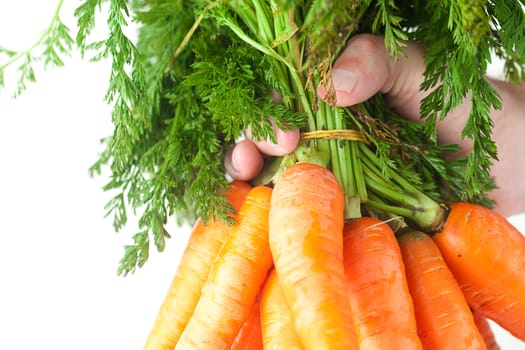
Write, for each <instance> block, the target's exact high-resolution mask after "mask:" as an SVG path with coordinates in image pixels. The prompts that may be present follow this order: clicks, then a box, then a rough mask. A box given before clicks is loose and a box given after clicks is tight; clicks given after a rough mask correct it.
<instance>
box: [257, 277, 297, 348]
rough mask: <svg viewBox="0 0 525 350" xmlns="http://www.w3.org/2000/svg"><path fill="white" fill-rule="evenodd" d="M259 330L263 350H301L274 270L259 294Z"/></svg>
mask: <svg viewBox="0 0 525 350" xmlns="http://www.w3.org/2000/svg"><path fill="white" fill-rule="evenodd" d="M261 329H262V338H263V344H264V349H265V350H281V349H286V350H302V349H303V347H302V346H301V343H300V341H299V338H298V337H297V332H296V331H295V326H294V324H293V321H292V316H291V315H290V309H288V305H287V304H286V301H285V300H284V295H283V292H282V290H281V286H280V285H279V280H278V279H277V274H276V273H275V270H272V271H271V272H270V275H269V276H268V279H267V280H266V282H265V284H264V287H263V290H262V293H261Z"/></svg>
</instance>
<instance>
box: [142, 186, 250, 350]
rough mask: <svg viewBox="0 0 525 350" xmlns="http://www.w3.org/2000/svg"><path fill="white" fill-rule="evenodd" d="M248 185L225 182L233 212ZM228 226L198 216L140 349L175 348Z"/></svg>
mask: <svg viewBox="0 0 525 350" xmlns="http://www.w3.org/2000/svg"><path fill="white" fill-rule="evenodd" d="M251 188H252V186H250V185H249V184H248V183H245V182H241V181H234V182H232V183H231V184H230V185H229V190H228V191H227V193H226V194H227V197H228V200H229V201H230V203H231V204H232V206H233V207H234V209H235V210H236V211H237V210H239V208H240V206H241V203H242V202H243V201H244V199H245V197H246V195H247V194H248V191H249V190H250V189H251ZM230 229H231V227H230V226H229V225H227V224H225V223H223V222H222V221H220V220H218V219H216V220H212V219H210V220H209V221H208V224H207V225H204V224H203V222H202V220H201V219H197V221H196V223H195V225H194V226H193V229H192V232H191V234H190V238H189V241H188V243H187V245H186V249H185V251H184V253H183V255H182V257H181V260H180V262H179V265H178V267H177V272H176V273H175V276H174V277H173V280H172V282H171V285H170V287H169V288H168V292H167V294H166V296H165V298H164V301H163V302H162V304H161V306H160V309H159V311H158V313H157V317H156V319H155V323H154V325H153V327H152V329H151V331H150V333H149V335H148V338H147V340H146V344H145V345H144V350H164V349H173V348H174V347H175V344H176V343H177V341H178V339H179V337H180V335H181V334H182V331H183V330H184V327H185V326H186V323H187V322H188V320H189V319H190V316H191V314H192V313H193V309H194V308H195V305H197V301H198V300H199V297H200V295H201V288H202V286H203V285H204V281H205V280H206V277H207V276H208V272H209V270H210V268H211V265H212V262H213V261H214V260H215V257H216V255H217V253H218V251H219V249H220V248H221V246H222V245H223V243H224V241H225V240H226V237H227V236H228V235H229V232H230Z"/></svg>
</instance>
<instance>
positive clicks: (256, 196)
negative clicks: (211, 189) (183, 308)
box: [175, 186, 272, 350]
mask: <svg viewBox="0 0 525 350" xmlns="http://www.w3.org/2000/svg"><path fill="white" fill-rule="evenodd" d="M271 193H272V190H271V188H269V187H265V186H256V187H254V188H253V189H252V190H250V192H249V193H248V196H247V197H246V199H245V201H244V203H243V205H242V206H241V209H240V210H239V214H238V215H237V224H236V225H234V227H233V228H232V230H231V233H230V236H229V237H228V239H227V240H226V242H224V245H223V246H222V248H221V250H220V251H219V254H218V255H217V258H216V260H215V262H214V264H213V266H212V268H211V270H210V272H209V274H208V278H207V280H206V282H205V284H204V286H203V289H202V294H201V297H200V299H199V302H198V303H197V305H196V306H195V310H194V312H193V315H192V316H191V318H190V320H189V322H188V324H187V325H186V328H185V329H184V332H183V333H182V335H181V337H180V339H179V342H178V343H177V345H176V346H175V349H176V350H181V349H188V350H198V349H206V350H213V349H227V348H229V347H230V346H231V345H232V343H233V341H234V339H235V337H236V335H237V334H238V333H239V330H240V329H241V327H242V325H243V324H244V322H245V321H246V319H247V318H248V316H249V314H250V311H251V310H252V308H253V305H254V304H255V302H256V300H257V295H258V294H259V292H260V290H261V288H262V285H263V284H264V281H265V280H266V276H267V274H268V272H269V270H270V269H271V267H272V256H271V252H270V248H269V245H268V211H269V206H270V198H271Z"/></svg>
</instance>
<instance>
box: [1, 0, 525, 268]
mask: <svg viewBox="0 0 525 350" xmlns="http://www.w3.org/2000/svg"><path fill="white" fill-rule="evenodd" d="M61 5H62V1H60V2H59V4H58V6H57V11H56V13H55V15H54V17H53V18H52V20H51V24H50V26H49V28H48V29H47V30H46V31H45V32H44V33H43V35H42V37H41V38H40V39H39V40H38V41H37V42H36V43H35V45H33V46H32V47H30V48H29V49H28V50H26V51H21V52H16V51H11V50H9V49H7V48H0V59H3V60H1V61H0V87H2V86H3V85H4V83H5V82H4V79H3V77H4V72H5V71H6V69H8V68H10V67H15V68H16V69H18V70H19V77H20V80H19V82H18V85H17V89H16V92H15V95H18V94H20V93H21V92H22V91H23V90H24V89H25V88H26V87H27V83H28V82H31V81H34V80H35V76H34V73H33V68H32V67H33V65H34V64H36V63H37V62H38V63H40V62H43V63H44V65H46V66H53V65H54V66H61V65H62V64H63V61H62V59H61V57H63V56H65V55H69V54H70V52H71V48H72V46H73V45H74V44H75V43H76V46H77V48H78V49H79V50H80V52H81V53H82V54H83V55H84V57H87V58H88V59H90V60H95V61H97V60H109V61H110V62H111V72H110V76H109V77H108V78H109V88H108V91H107V94H106V100H107V102H108V103H110V104H111V105H112V106H113V110H112V115H111V118H112V121H113V124H114V132H113V134H112V135H109V136H108V137H107V138H106V139H104V140H103V142H104V144H105V150H104V151H103V152H102V154H101V155H100V158H99V160H98V161H97V162H96V163H95V164H93V166H92V167H91V168H90V169H91V173H92V174H93V175H96V174H100V173H101V172H102V169H103V168H104V167H108V168H109V170H110V173H111V176H110V181H109V182H108V184H107V185H106V186H105V188H104V190H107V191H111V192H113V193H115V195H114V197H113V198H112V199H111V200H110V201H109V202H108V204H107V206H106V209H107V214H108V215H110V216H112V217H113V219H114V226H115V230H117V231H118V230H121V229H122V228H123V227H124V225H126V222H127V218H128V215H129V212H130V211H131V212H132V214H133V215H139V216H140V219H139V226H140V227H139V228H140V230H139V232H137V233H136V234H135V235H134V236H133V242H132V244H130V245H129V246H127V247H126V249H125V256H124V258H123V259H122V261H121V265H120V267H119V271H118V272H119V274H123V275H126V274H128V273H130V272H133V271H135V269H136V268H137V267H140V266H142V265H143V264H144V263H145V262H146V261H147V259H148V256H149V249H150V241H153V242H154V245H155V247H156V248H157V250H159V251H162V250H163V249H164V247H165V244H166V239H167V238H168V237H169V233H168V232H166V230H165V228H164V227H165V224H166V222H167V221H168V219H169V218H171V217H176V219H177V220H178V222H179V223H182V222H191V221H192V220H194V218H195V217H196V216H200V217H202V218H203V219H205V220H206V219H207V218H209V217H211V216H217V217H219V218H222V219H223V220H226V219H227V214H228V212H230V211H231V210H232V208H231V207H230V205H229V204H228V203H227V201H226V199H225V197H224V195H223V191H224V189H225V188H226V186H227V179H226V177H225V175H224V168H223V161H222V160H223V158H224V156H225V152H226V151H227V149H228V148H229V147H230V146H232V145H233V143H234V142H235V140H236V139H237V138H239V137H240V136H241V135H242V132H243V130H245V129H246V128H247V127H249V126H251V128H252V131H253V133H254V135H255V137H260V138H272V137H273V134H272V124H271V121H270V118H271V117H274V120H275V121H276V122H277V123H278V125H279V126H281V127H283V128H292V127H303V128H305V127H307V126H309V127H310V128H311V127H312V126H313V125H314V124H315V122H314V118H315V117H314V113H315V112H316V106H315V103H312V101H315V99H313V100H312V94H313V93H312V81H311V79H314V77H317V79H326V78H327V77H328V76H329V74H330V63H331V62H333V60H334V59H335V57H337V55H338V53H339V52H340V51H341V50H342V49H343V47H344V45H345V43H346V41H347V39H348V38H349V37H350V36H351V35H353V34H356V33H361V32H371V33H376V34H383V35H384V39H385V45H386V47H387V48H388V49H389V50H390V52H391V53H392V55H393V56H396V57H398V56H400V55H403V48H404V46H405V44H404V40H407V39H411V40H416V41H418V42H420V43H421V44H423V45H425V46H426V47H428V51H427V52H426V56H425V59H426V64H427V66H426V72H425V82H424V83H423V85H422V87H421V88H422V89H429V88H435V90H434V91H433V92H432V93H431V94H430V95H429V96H428V97H427V98H426V99H425V100H424V101H423V103H422V106H421V117H422V118H423V119H424V120H425V122H426V123H425V124H423V125H420V126H414V125H408V124H407V125H404V124H403V121H402V120H399V121H398V124H397V125H398V127H400V128H401V130H402V132H401V133H400V134H399V137H400V139H403V140H404V143H405V144H406V145H408V144H409V143H410V142H413V143H419V144H423V143H425V144H426V146H425V149H424V151H423V150H422V149H421V148H419V149H418V148H417V147H409V146H407V147H405V148H403V146H402V145H400V144H397V145H395V144H394V143H389V142H386V141H384V142H382V141H381V138H378V139H376V140H375V142H376V146H377V148H376V151H377V154H378V156H379V164H382V165H381V167H383V168H384V169H386V168H388V167H392V168H396V169H398V170H399V171H400V172H402V173H404V174H405V175H406V177H407V178H409V179H410V181H411V182H413V183H414V184H416V186H419V188H420V189H421V190H423V191H424V192H427V193H429V194H430V195H431V197H433V198H438V199H439V198H445V197H446V196H445V194H444V193H440V190H441V188H439V187H438V186H436V185H435V184H436V180H435V179H436V178H439V179H440V181H445V182H447V183H448V184H449V187H450V191H449V193H450V192H451V193H453V194H454V195H456V196H457V197H461V198H464V199H468V200H473V201H479V202H483V201H484V200H485V199H486V198H485V197H484V192H485V191H486V190H487V189H490V188H492V186H493V182H492V179H491V178H490V176H489V171H490V166H491V164H492V161H493V160H494V159H497V149H496V147H495V145H494V142H493V141H492V139H491V128H492V123H491V121H490V115H489V113H490V110H491V109H494V108H500V107H501V106H500V100H499V96H498V95H497V94H496V92H495V91H494V90H493V89H492V88H491V86H490V85H489V84H487V82H486V81H485V73H486V70H487V65H488V64H489V63H490V60H491V55H492V54H495V55H496V56H498V57H500V58H501V59H503V60H504V61H505V73H506V75H507V78H508V79H509V80H511V81H521V79H522V78H523V75H524V73H523V68H524V64H525V52H524V51H525V35H523V34H524V30H525V23H524V22H525V17H524V13H523V10H522V6H523V5H524V4H523V2H522V1H513V0H497V1H481V0H461V1H442V0H429V1H418V0H413V1H401V0H398V1H394V0H377V1H370V0H363V1H343V0H334V1H321V0H310V1H294V0H281V1H279V0H270V1H262V0H252V1H244V0H230V1H228V0H224V1H220V0H215V1H203V0H189V1H187V0H185V1H183V0H155V1H152V0H135V1H123V0H84V1H83V2H82V4H81V5H80V6H79V7H78V8H77V9H76V11H75V16H76V18H77V19H78V22H77V35H76V40H74V39H72V37H71V36H70V34H69V30H68V28H66V27H65V26H64V24H63V23H62V22H61V21H60V17H59V10H60V8H61ZM99 13H105V14H107V22H106V23H105V26H106V27H107V29H108V35H107V37H106V38H105V39H103V40H99V41H90V35H91V33H92V31H93V29H94V28H95V27H96V26H100V25H104V24H100V23H98V22H97V18H96V16H97V14H99ZM130 22H135V25H136V27H137V28H138V34H137V40H134V39H130V38H129V37H128V36H127V35H126V34H125V33H126V30H125V29H126V28H127V26H128V24H129V23H130ZM312 71H316V72H317V73H316V74H317V75H315V74H314V75H312ZM308 84H310V85H309V86H308ZM274 91H276V92H278V93H279V94H280V95H281V96H282V99H283V103H282V104H275V103H274V102H273V99H272V96H273V92H274ZM464 99H470V101H471V103H472V106H473V108H472V112H471V114H470V117H469V120H468V123H467V124H466V126H465V129H464V130H463V135H464V136H465V137H468V138H470V139H472V140H473V145H474V146H473V150H472V153H471V154H470V155H469V156H468V158H467V159H463V160H458V162H448V163H447V162H443V160H442V158H440V157H441V155H442V154H443V153H452V152H453V151H454V150H455V148H454V146H453V145H448V146H443V147H440V146H438V145H437V144H436V123H437V122H438V121H439V120H440V119H443V118H445V117H446V116H447V113H448V112H450V111H451V110H452V109H454V108H455V107H456V106H458V105H459V104H460V103H461V102H462V101H463V100H464ZM367 108H368V110H370V111H371V114H372V115H376V116H377V117H378V118H381V117H380V114H381V113H380V109H381V108H382V107H380V106H379V104H376V103H375V102H373V100H371V101H369V103H368V106H367ZM374 108H375V110H374ZM347 113H349V111H346V112H341V115H343V116H344V115H347ZM345 118H347V120H351V119H352V117H348V116H347V117H345ZM389 118H391V120H394V119H395V118H394V117H389ZM385 120H387V119H385ZM354 123H357V124H359V123H358V118H357V119H355V120H354ZM415 135H417V136H415ZM395 150H397V151H399V150H401V151H400V153H397V154H398V155H399V156H393V154H394V153H393V151H395ZM354 151H355V149H354ZM410 152H412V157H413V158H412V160H413V162H412V163H406V162H405V161H404V160H403V159H402V158H403V157H401V156H402V155H403V154H409V153H410ZM429 179H434V180H432V181H429Z"/></svg>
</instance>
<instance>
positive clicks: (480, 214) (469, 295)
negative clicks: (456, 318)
mask: <svg viewBox="0 0 525 350" xmlns="http://www.w3.org/2000/svg"><path fill="white" fill-rule="evenodd" d="M433 239H434V241H435V242H436V244H437V245H438V247H439V249H440V250H441V254H442V255H443V258H444V259H445V262H446V263H447V265H448V267H449V268H450V270H451V271H452V273H453V274H454V277H455V278H456V280H457V281H458V283H459V286H460V287H461V289H462V291H463V294H465V297H466V299H467V302H468V304H469V305H470V307H471V308H472V309H474V310H475V311H476V312H479V313H480V314H481V315H483V316H484V317H487V318H489V319H491V320H493V321H495V322H496V323H498V324H499V325H500V326H501V327H503V328H505V329H506V330H508V331H509V332H510V333H511V334H513V335H514V336H516V337H517V338H519V339H521V340H525V236H523V235H522V234H521V233H520V232H519V231H518V230H517V229H516V228H515V227H514V226H512V225H511V224H510V223H509V222H508V221H507V219H506V218H505V217H503V216H501V215H499V214H498V213H496V212H495V211H493V210H490V209H488V208H485V207H483V206H480V205H475V204H471V203H455V204H452V205H451V206H450V212H449V214H448V217H447V219H446V221H445V224H444V226H443V228H442V230H441V231H440V232H438V233H436V234H435V235H434V236H433Z"/></svg>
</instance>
